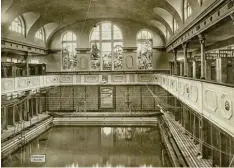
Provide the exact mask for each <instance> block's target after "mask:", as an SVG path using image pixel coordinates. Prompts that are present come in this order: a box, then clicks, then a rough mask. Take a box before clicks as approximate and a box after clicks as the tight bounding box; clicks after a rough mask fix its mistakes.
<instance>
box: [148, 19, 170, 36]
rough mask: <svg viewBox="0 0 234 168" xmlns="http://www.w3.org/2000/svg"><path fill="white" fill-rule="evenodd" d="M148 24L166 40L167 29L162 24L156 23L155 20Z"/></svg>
mask: <svg viewBox="0 0 234 168" xmlns="http://www.w3.org/2000/svg"><path fill="white" fill-rule="evenodd" d="M150 23H151V24H152V25H154V26H156V27H157V28H158V29H159V30H160V31H161V32H162V33H163V35H164V37H165V38H166V31H167V28H166V26H165V25H164V24H162V23H161V22H159V21H157V20H151V21H150Z"/></svg>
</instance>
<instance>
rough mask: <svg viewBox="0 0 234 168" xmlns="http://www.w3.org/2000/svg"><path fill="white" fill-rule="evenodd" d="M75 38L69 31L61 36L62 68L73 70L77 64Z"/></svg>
mask: <svg viewBox="0 0 234 168" xmlns="http://www.w3.org/2000/svg"><path fill="white" fill-rule="evenodd" d="M76 48H77V38H76V35H75V34H74V33H73V32H71V31H69V32H66V33H65V34H64V35H63V36H62V68H63V70H74V69H75V68H76V66H77V55H76Z"/></svg>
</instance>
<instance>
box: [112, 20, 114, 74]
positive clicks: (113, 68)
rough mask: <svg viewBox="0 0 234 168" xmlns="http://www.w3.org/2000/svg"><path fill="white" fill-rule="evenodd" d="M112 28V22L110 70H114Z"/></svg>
mask: <svg viewBox="0 0 234 168" xmlns="http://www.w3.org/2000/svg"><path fill="white" fill-rule="evenodd" d="M113 51H114V28H113V24H111V70H112V71H113V70H114V58H113V56H114V54H113Z"/></svg>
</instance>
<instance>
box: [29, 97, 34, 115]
mask: <svg viewBox="0 0 234 168" xmlns="http://www.w3.org/2000/svg"><path fill="white" fill-rule="evenodd" d="M29 101H30V109H29V111H30V117H33V115H34V109H33V106H34V103H33V98H31V99H30V100H29Z"/></svg>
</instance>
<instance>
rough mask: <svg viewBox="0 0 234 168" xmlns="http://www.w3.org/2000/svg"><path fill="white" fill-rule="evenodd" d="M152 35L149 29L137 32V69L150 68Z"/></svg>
mask: <svg viewBox="0 0 234 168" xmlns="http://www.w3.org/2000/svg"><path fill="white" fill-rule="evenodd" d="M152 45H153V35H152V33H151V32H150V31H149V30H141V31H139V33H138V34H137V54H138V69H152V55H153V52H152Z"/></svg>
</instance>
